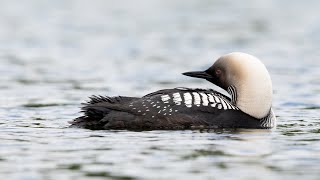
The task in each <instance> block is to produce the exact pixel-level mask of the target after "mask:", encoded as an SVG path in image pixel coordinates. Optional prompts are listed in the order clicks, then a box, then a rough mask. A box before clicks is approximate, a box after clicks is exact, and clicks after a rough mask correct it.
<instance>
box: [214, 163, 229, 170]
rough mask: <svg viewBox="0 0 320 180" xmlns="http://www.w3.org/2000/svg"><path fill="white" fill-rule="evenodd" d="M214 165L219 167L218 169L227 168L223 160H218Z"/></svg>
mask: <svg viewBox="0 0 320 180" xmlns="http://www.w3.org/2000/svg"><path fill="white" fill-rule="evenodd" d="M215 166H216V167H218V168H220V169H228V166H227V164H226V163H224V162H218V163H216V164H215Z"/></svg>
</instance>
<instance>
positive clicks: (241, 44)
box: [0, 0, 320, 180]
mask: <svg viewBox="0 0 320 180" xmlns="http://www.w3.org/2000/svg"><path fill="white" fill-rule="evenodd" d="M319 6H320V1H315V0H314V1H307V2H305V1H296V0H293V1H291V0H290V1H289V0H282V1H276V0H259V1H256V0H251V1H250V0H246V1H241V2H240V1H239V2H235V1H231V0H228V1H226V0H215V1H211V0H203V1H196V0H190V1H182V0H170V1H169V0H151V1H150V0H144V1H102V0H101V1H98V0H93V1H90V2H89V1H71V0H70V1H62V0H61V1H59V0H57V1H49V0H47V1H40V0H39V1H38V0H30V1H23V2H22V1H17V0H10V1H1V6H0V26H1V28H0V94H1V95H0V106H1V108H0V129H1V131H0V179H17V180H25V179H26V180H38V179H89V178H94V179H106V178H107V179H108V178H109V179H281V180H282V179H301V178H304V179H319V178H320V166H319V164H320V112H319V109H320V103H319V100H320V93H319V92H320V78H319V77H320V71H319V69H320V61H319V57H320V52H319V45H320V35H319V34H318V32H319V30H320V21H319V18H318V17H319V8H318V7H319ZM232 51H243V52H247V53H251V54H254V55H255V56H257V57H259V58H260V59H262V61H263V62H264V63H265V64H266V66H267V68H268V69H269V71H270V74H271V77H272V79H273V86H274V103H273V104H274V110H275V112H276V115H277V117H278V127H277V128H276V129H275V130H273V131H266V130H237V131H227V130H218V131H148V132H130V131H90V130H85V129H74V128H68V123H67V121H70V120H72V119H73V118H75V117H77V116H78V115H79V113H78V111H79V109H78V107H79V104H80V103H81V102H83V101H84V100H86V98H87V97H88V96H90V95H92V94H102V95H119V94H121V95H129V96H142V95H144V94H146V93H149V92H152V91H155V90H158V89H162V88H172V87H177V86H186V87H202V88H212V86H211V85H210V84H209V83H208V82H205V81H201V80H196V79H191V78H188V77H183V76H182V75H180V73H181V72H185V71H190V70H201V69H204V68H206V67H208V66H210V65H211V64H212V63H213V62H214V60H215V59H216V58H217V57H219V56H220V55H222V54H225V53H228V52H232ZM214 88H215V87H214Z"/></svg>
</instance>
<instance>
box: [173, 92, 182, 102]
mask: <svg viewBox="0 0 320 180" xmlns="http://www.w3.org/2000/svg"><path fill="white" fill-rule="evenodd" d="M172 95H173V102H174V103H175V104H176V105H181V102H182V98H181V95H180V93H173V94H172Z"/></svg>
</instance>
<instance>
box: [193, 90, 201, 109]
mask: <svg viewBox="0 0 320 180" xmlns="http://www.w3.org/2000/svg"><path fill="white" fill-rule="evenodd" d="M192 94H193V97H194V105H196V106H200V102H201V98H200V94H199V93H197V92H193V93H192Z"/></svg>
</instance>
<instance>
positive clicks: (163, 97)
mask: <svg viewBox="0 0 320 180" xmlns="http://www.w3.org/2000/svg"><path fill="white" fill-rule="evenodd" d="M169 99H171V98H170V96H169V95H168V94H166V95H162V96H161V100H162V101H163V102H164V103H169Z"/></svg>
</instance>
